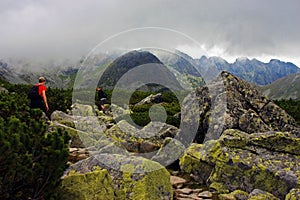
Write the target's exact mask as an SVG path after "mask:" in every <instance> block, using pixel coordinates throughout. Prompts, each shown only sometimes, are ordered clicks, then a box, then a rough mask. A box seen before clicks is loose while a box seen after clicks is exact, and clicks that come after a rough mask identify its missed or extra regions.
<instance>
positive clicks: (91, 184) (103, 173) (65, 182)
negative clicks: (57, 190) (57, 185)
mask: <svg viewBox="0 0 300 200" xmlns="http://www.w3.org/2000/svg"><path fill="white" fill-rule="evenodd" d="M61 189H62V199H64V200H87V199H99V200H102V199H103V200H107V199H114V187H113V183H112V179H111V177H110V175H109V174H108V172H107V170H105V169H103V170H101V169H95V170H94V171H91V172H87V173H84V174H82V173H78V172H74V171H72V172H70V173H69V174H68V175H67V176H65V177H64V178H63V179H62V187H61Z"/></svg>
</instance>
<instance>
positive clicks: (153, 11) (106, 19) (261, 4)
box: [0, 0, 300, 66]
mask: <svg viewBox="0 0 300 200" xmlns="http://www.w3.org/2000/svg"><path fill="white" fill-rule="evenodd" d="M299 9H300V1H298V0H288V1H281V0H264V1H259V0H245V1H240V0H225V1H218V0H201V1H199V0H187V1H180V0H163V1H161V0H151V1H140V0H126V1H124V0H110V1H104V0H85V1H81V0H23V1H11V0H2V1H0V44H1V45H0V58H8V57H30V58H36V59H44V58H45V59H46V58H47V59H48V58H51V59H56V58H62V59H77V60H79V59H80V58H81V57H83V56H85V55H87V53H88V52H89V51H90V50H91V49H92V48H93V47H95V46H96V45H97V44H98V43H100V42H102V41H103V40H105V39H107V38H108V37H110V36H111V35H114V34H116V33H119V32H121V31H125V30H128V29H132V28H139V27H149V26H155V27H164V28H170V29H173V30H176V31H179V32H182V33H184V34H187V35H189V36H190V37H192V38H194V39H195V40H196V41H198V43H199V44H201V46H202V48H204V49H205V50H206V51H207V52H208V53H209V54H211V56H215V55H217V56H221V57H224V58H228V59H230V58H232V59H233V58H236V57H239V56H248V57H256V58H261V59H263V58H265V59H269V58H271V57H274V58H279V59H286V61H292V62H294V63H296V64H297V65H298V66H300V59H299V58H300V56H299V52H300V37H299V35H300V26H299V24H300V12H299ZM158 39H159V38H158ZM162 42H163V41H162ZM182 46H184V44H182ZM182 50H184V49H182ZM186 50H187V51H191V53H192V54H194V57H195V56H197V50H192V48H189V47H186ZM199 56H200V55H199ZM287 59H288V60H287Z"/></svg>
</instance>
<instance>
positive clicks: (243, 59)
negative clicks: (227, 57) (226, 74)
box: [235, 57, 249, 62]
mask: <svg viewBox="0 0 300 200" xmlns="http://www.w3.org/2000/svg"><path fill="white" fill-rule="evenodd" d="M235 61H236V62H246V61H249V59H248V58H247V57H239V58H237V59H236V60H235Z"/></svg>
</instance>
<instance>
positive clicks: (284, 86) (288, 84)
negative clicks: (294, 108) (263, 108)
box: [258, 73, 300, 100]
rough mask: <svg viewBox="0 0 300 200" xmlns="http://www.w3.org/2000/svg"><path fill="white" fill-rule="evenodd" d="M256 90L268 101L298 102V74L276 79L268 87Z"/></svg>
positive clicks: (299, 86) (299, 94)
mask: <svg viewBox="0 0 300 200" xmlns="http://www.w3.org/2000/svg"><path fill="white" fill-rule="evenodd" d="M258 90H260V91H262V93H263V94H264V95H266V96H267V97H269V98H270V99H295V100H300V73H297V74H291V75H288V76H286V77H284V78H281V79H278V80H276V81H274V82H273V83H271V84H269V85H266V86H262V87H259V88H258Z"/></svg>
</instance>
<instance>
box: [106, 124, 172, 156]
mask: <svg viewBox="0 0 300 200" xmlns="http://www.w3.org/2000/svg"><path fill="white" fill-rule="evenodd" d="M177 133H178V128H176V127H175V126H172V125H169V124H166V123H161V122H150V123H149V124H148V125H146V126H145V127H143V128H142V129H138V128H137V127H135V126H133V125H131V124H129V123H128V122H127V121H125V120H121V121H119V122H118V123H117V124H116V125H114V126H113V127H111V128H110V129H108V130H107V131H106V134H107V136H108V137H111V138H112V139H113V140H115V141H117V142H120V144H121V145H122V146H124V148H126V149H127V150H128V151H129V152H135V153H150V152H154V151H157V150H159V149H160V148H161V147H162V146H163V144H164V140H165V138H167V137H171V138H173V137H175V135H176V134H177Z"/></svg>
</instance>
